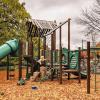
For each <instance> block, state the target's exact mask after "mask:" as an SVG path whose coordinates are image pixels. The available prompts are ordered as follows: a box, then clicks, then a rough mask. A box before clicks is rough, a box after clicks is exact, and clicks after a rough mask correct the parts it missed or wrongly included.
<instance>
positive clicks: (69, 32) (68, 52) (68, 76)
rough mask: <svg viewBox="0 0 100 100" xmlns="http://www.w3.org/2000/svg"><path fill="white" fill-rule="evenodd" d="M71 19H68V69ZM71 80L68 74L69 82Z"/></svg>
mask: <svg viewBox="0 0 100 100" xmlns="http://www.w3.org/2000/svg"><path fill="white" fill-rule="evenodd" d="M70 20H71V19H70V18H69V19H68V67H69V68H70ZM69 79H70V73H68V80H69Z"/></svg>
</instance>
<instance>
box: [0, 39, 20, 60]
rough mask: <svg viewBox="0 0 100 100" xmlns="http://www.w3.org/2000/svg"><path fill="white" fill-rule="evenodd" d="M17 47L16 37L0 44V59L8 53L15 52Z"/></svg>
mask: <svg viewBox="0 0 100 100" xmlns="http://www.w3.org/2000/svg"><path fill="white" fill-rule="evenodd" d="M17 49H18V40H17V39H13V40H9V41H7V42H6V43H5V44H3V45H2V46H0V59H3V58H4V57H6V56H7V55H8V54H10V53H13V52H16V51H17Z"/></svg>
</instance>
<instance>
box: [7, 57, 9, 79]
mask: <svg viewBox="0 0 100 100" xmlns="http://www.w3.org/2000/svg"><path fill="white" fill-rule="evenodd" d="M7 80H9V55H7Z"/></svg>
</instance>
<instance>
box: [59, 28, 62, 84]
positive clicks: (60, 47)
mask: <svg viewBox="0 0 100 100" xmlns="http://www.w3.org/2000/svg"><path fill="white" fill-rule="evenodd" d="M61 32H62V31H61V27H60V30H59V40H60V42H59V50H60V54H59V55H60V80H59V82H60V84H62V46H61V38H62V35H61Z"/></svg>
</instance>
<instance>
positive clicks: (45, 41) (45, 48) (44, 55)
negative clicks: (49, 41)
mask: <svg viewBox="0 0 100 100" xmlns="http://www.w3.org/2000/svg"><path fill="white" fill-rule="evenodd" d="M45 51H46V37H44V52H43V55H44V58H45V56H46V55H45Z"/></svg>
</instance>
